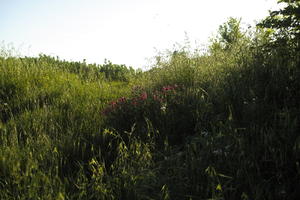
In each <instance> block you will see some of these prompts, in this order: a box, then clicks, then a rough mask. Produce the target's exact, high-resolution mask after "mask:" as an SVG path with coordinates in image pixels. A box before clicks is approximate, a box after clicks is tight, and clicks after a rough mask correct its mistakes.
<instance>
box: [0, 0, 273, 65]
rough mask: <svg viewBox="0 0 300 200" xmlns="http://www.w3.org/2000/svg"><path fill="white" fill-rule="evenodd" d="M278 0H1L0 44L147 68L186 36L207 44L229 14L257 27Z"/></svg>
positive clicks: (29, 51) (26, 52)
mask: <svg viewBox="0 0 300 200" xmlns="http://www.w3.org/2000/svg"><path fill="white" fill-rule="evenodd" d="M275 8H276V0H0V42H1V41H2V42H4V44H6V45H7V44H10V43H12V45H13V46H14V47H15V48H16V49H18V50H19V51H20V52H21V53H22V54H23V55H28V56H36V55H38V54H39V53H44V54H47V55H51V56H59V58H61V59H66V60H73V61H82V60H83V59H86V61H87V62H88V63H94V62H95V63H98V64H102V63H103V62H104V59H105V58H106V59H108V60H111V61H112V62H113V63H116V64H126V65H129V66H133V67H134V68H143V67H144V66H145V65H147V63H148V59H149V58H151V57H153V56H155V55H157V51H164V50H166V49H172V48H173V46H174V44H175V43H183V41H184V40H185V38H186V36H187V37H188V38H189V41H190V42H191V44H192V45H194V44H205V43H207V41H208V38H209V37H211V36H212V34H213V33H215V32H216V30H217V29H218V27H219V25H221V24H222V23H224V22H225V21H227V19H228V18H229V17H238V18H239V17H242V22H243V24H244V25H245V26H246V25H248V24H251V25H254V21H255V20H259V19H262V18H264V17H265V16H267V15H268V10H273V9H275Z"/></svg>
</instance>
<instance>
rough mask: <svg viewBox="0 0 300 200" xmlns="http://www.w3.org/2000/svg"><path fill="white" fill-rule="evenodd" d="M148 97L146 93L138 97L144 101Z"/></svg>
mask: <svg viewBox="0 0 300 200" xmlns="http://www.w3.org/2000/svg"><path fill="white" fill-rule="evenodd" d="M147 97H148V95H147V92H143V93H142V94H141V96H140V98H141V100H145V99H147Z"/></svg>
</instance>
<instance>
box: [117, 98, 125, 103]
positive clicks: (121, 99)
mask: <svg viewBox="0 0 300 200" xmlns="http://www.w3.org/2000/svg"><path fill="white" fill-rule="evenodd" d="M118 102H121V103H124V102H126V98H125V97H121V98H120V99H118Z"/></svg>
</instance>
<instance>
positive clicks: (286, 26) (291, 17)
mask: <svg viewBox="0 0 300 200" xmlns="http://www.w3.org/2000/svg"><path fill="white" fill-rule="evenodd" d="M278 3H284V4H286V5H285V7H284V8H283V9H280V10H278V11H272V12H270V16H268V17H267V18H266V19H264V20H263V21H262V22H261V23H259V24H258V26H259V27H262V28H270V29H273V30H274V34H273V41H271V42H272V44H273V45H275V46H282V45H284V46H286V45H288V46H289V48H292V49H294V50H296V51H299V50H300V0H279V1H278Z"/></svg>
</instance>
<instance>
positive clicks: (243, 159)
mask: <svg viewBox="0 0 300 200" xmlns="http://www.w3.org/2000/svg"><path fill="white" fill-rule="evenodd" d="M280 55H281V54H280V51H277V50H274V51H272V52H271V54H266V53H265V52H264V51H263V49H261V48H260V47H259V45H257V44H256V43H255V42H252V43H251V42H248V43H247V45H246V46H245V44H244V43H239V44H236V45H235V46H233V47H232V48H231V49H230V50H226V51H225V50H222V49H219V50H215V51H214V52H213V53H211V54H209V55H201V56H199V55H189V54H188V53H187V52H179V53H178V52H177V53H174V54H171V55H168V58H169V60H167V61H165V62H160V63H158V65H157V67H156V68H154V69H152V70H150V71H149V72H145V73H140V74H139V75H138V76H137V77H135V78H133V77H132V75H130V76H129V77H132V78H128V77H126V79H121V81H113V80H112V78H111V77H110V80H106V79H105V78H104V74H103V73H102V74H101V73H98V72H97V68H95V67H93V68H92V67H91V68H92V70H89V68H88V67H86V65H85V64H84V63H77V64H76V63H75V64H74V63H73V64H72V63H68V62H63V61H58V60H55V59H52V58H49V57H40V58H39V59H37V58H36V59H32V58H24V59H19V58H0V119H1V120H0V134H1V136H0V143H1V146H0V198H1V199H60V200H62V199H208V198H212V199H295V198H296V196H297V195H299V194H298V191H297V188H298V184H299V178H300V168H299V150H300V143H299V141H300V139H299V136H298V135H299V129H300V128H299V116H298V115H299V113H300V109H299V105H298V102H297V101H296V100H297V98H298V99H299V98H300V97H299V90H300V88H299V66H298V65H299V54H298V53H296V54H293V55H292V54H290V55H286V57H283V56H280ZM74 66H76V67H77V68H76V69H77V70H75V71H74ZM78 67H79V68H78ZM115 67H117V66H115ZM121 68H122V67H121ZM78 69H79V70H78ZM80 69H83V70H80ZM108 70H111V68H109V69H108ZM131 73H132V72H131ZM114 77H116V76H114ZM133 86H134V87H133ZM121 97H125V98H121ZM109 102H110V103H109Z"/></svg>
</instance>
